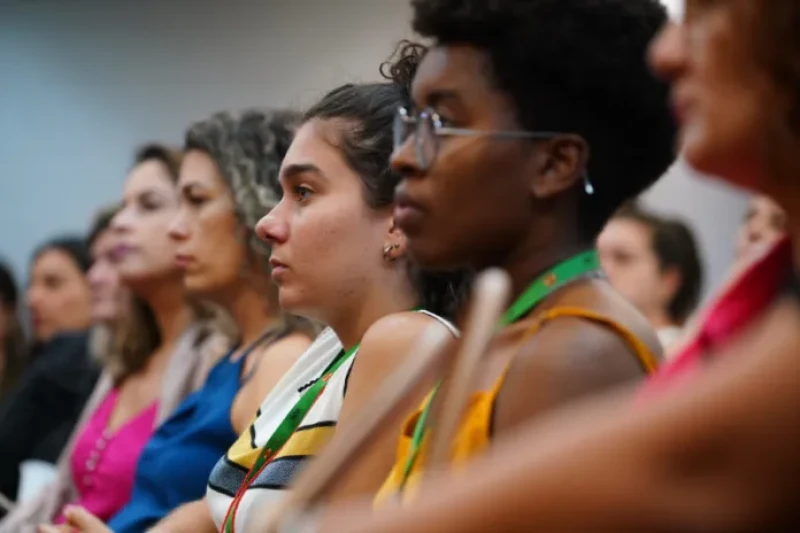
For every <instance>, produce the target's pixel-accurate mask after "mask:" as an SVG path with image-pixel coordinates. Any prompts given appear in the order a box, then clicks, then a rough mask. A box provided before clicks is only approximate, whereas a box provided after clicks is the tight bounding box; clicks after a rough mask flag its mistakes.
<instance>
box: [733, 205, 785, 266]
mask: <svg viewBox="0 0 800 533" xmlns="http://www.w3.org/2000/svg"><path fill="white" fill-rule="evenodd" d="M785 235H786V211H784V210H783V208H782V207H781V206H780V205H778V204H777V203H775V201H774V200H772V198H770V197H768V196H764V195H760V196H756V197H755V198H753V199H752V200H751V201H750V205H749V206H748V208H747V212H746V213H745V216H744V220H743V221H742V225H741V226H739V233H738V234H737V236H736V261H737V262H738V263H747V262H748V261H752V260H753V259H754V258H758V257H759V256H760V255H761V254H763V253H764V252H765V251H767V250H769V248H770V247H771V246H772V245H773V244H774V243H775V242H776V241H778V240H779V239H780V238H781V237H783V236H785Z"/></svg>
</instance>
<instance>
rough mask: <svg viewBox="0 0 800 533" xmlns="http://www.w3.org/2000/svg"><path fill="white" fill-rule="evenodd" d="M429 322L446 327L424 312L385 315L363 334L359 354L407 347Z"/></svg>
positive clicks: (388, 351) (389, 351)
mask: <svg viewBox="0 0 800 533" xmlns="http://www.w3.org/2000/svg"><path fill="white" fill-rule="evenodd" d="M431 324H438V326H439V327H440V328H442V329H443V330H446V329H447V326H445V325H444V324H443V323H442V322H440V321H439V320H437V319H436V318H433V317H432V316H430V315H427V314H425V313H418V312H413V311H408V312H404V313H394V314H391V315H388V316H385V317H383V318H381V319H379V320H378V321H377V322H375V323H374V324H373V325H372V326H370V328H369V329H368V330H367V332H366V333H365V334H364V338H363V339H362V340H361V347H360V348H359V350H358V352H359V355H360V354H363V353H365V352H366V353H390V354H391V353H396V352H397V351H398V350H403V349H409V348H411V346H412V345H413V344H414V342H416V340H417V339H418V338H419V336H420V334H422V332H423V331H424V330H425V329H427V328H428V327H429V326H430V325H431Z"/></svg>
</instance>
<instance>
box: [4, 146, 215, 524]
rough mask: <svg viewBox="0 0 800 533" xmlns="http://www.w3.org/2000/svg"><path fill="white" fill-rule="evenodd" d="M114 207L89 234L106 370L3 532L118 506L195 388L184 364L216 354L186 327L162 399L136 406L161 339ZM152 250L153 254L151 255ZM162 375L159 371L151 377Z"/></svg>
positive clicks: (95, 314)
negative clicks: (130, 272)
mask: <svg viewBox="0 0 800 533" xmlns="http://www.w3.org/2000/svg"><path fill="white" fill-rule="evenodd" d="M151 149H153V148H151ZM164 154H165V156H166V152H164ZM117 211H118V210H117V209H110V210H107V211H104V212H102V213H101V214H100V215H99V216H98V217H97V220H96V222H95V225H94V227H93V229H92V231H91V233H90V236H89V246H90V250H91V255H92V260H93V262H92V267H91V268H90V270H89V272H88V280H89V284H90V286H91V289H92V323H93V326H92V329H91V333H90V345H91V350H92V355H94V356H95V358H96V359H97V360H98V362H99V363H100V365H101V366H102V367H103V375H102V376H101V378H100V380H99V382H98V384H97V386H96V388H95V390H94V392H93V393H92V396H91V398H90V399H89V401H88V402H87V404H86V407H85V408H84V410H83V413H82V414H81V418H80V422H79V423H78V424H77V426H76V428H77V429H76V432H75V433H74V434H73V437H72V438H71V439H70V442H69V444H68V445H67V447H66V448H65V450H64V453H63V454H62V455H61V458H60V459H59V464H58V477H57V479H56V481H55V482H54V483H52V484H51V486H49V487H48V488H47V490H46V491H45V492H44V494H43V495H42V496H41V497H39V498H37V499H36V500H34V501H32V502H26V503H25V504H23V505H21V506H20V507H19V508H18V509H16V510H15V511H14V512H13V513H11V515H10V516H8V517H7V518H6V520H5V521H3V522H2V524H0V532H2V533H6V532H7V533H17V532H20V531H28V530H30V531H33V530H34V528H35V527H36V526H38V524H39V523H42V522H49V521H52V520H54V519H56V520H57V521H62V520H63V519H62V518H60V517H58V514H59V512H60V510H61V509H62V507H63V506H64V505H65V504H79V505H83V506H85V507H86V508H88V509H91V510H92V511H93V512H95V513H97V514H98V515H100V516H110V515H111V514H113V513H114V512H116V511H117V510H119V509H120V508H121V507H122V505H124V503H125V502H127V500H128V498H129V497H130V490H131V486H132V484H133V471H134V468H135V465H136V461H137V458H138V455H139V452H140V451H141V448H142V446H143V445H144V443H145V442H146V441H147V439H148V438H149V436H150V434H151V433H152V430H153V427H154V425H157V424H158V423H159V422H160V420H162V419H163V418H164V417H165V416H167V415H168V414H169V413H171V411H172V410H173V409H174V407H175V405H176V404H177V402H178V401H180V399H181V398H182V397H183V396H184V395H185V394H186V393H187V392H188V390H190V389H191V388H192V385H191V384H188V383H185V381H186V378H187V376H188V377H191V373H189V372H188V369H189V368H191V367H192V366H197V365H198V362H199V361H201V360H202V359H203V358H204V357H205V358H208V357H213V356H212V355H207V354H204V350H205V351H207V350H213V349H214V348H215V346H214V343H216V344H218V343H219V339H214V338H213V336H211V335H209V333H208V332H206V331H201V329H203V328H202V327H201V326H199V325H198V326H192V327H190V328H189V329H188V330H187V333H186V334H184V335H185V338H184V339H183V340H182V341H181V342H180V343H179V345H178V347H177V348H176V353H175V354H173V355H172V356H171V358H170V359H171V362H170V365H169V370H167V371H166V372H164V374H163V378H161V381H160V382H161V387H162V389H163V390H162V391H161V395H160V397H159V398H158V399H157V400H156V401H154V402H153V403H151V404H149V405H144V406H141V408H140V405H138V402H142V403H147V397H146V394H147V391H146V389H145V387H143V386H142V384H143V381H144V379H143V377H144V375H146V373H147V372H148V370H149V371H150V372H153V370H152V368H153V367H151V366H150V365H151V364H152V363H151V362H150V358H151V356H152V355H153V354H154V352H155V348H156V344H157V343H158V339H157V335H158V333H157V332H158V331H159V325H158V323H157V321H156V316H155V315H154V313H153V310H152V309H151V308H150V306H149V305H148V304H147V303H146V302H145V301H144V300H142V299H140V298H139V297H138V296H132V294H131V291H130V290H129V289H128V288H127V287H125V286H123V285H122V283H121V280H120V275H119V272H118V269H117V266H116V264H115V254H116V253H117V247H118V245H119V244H120V243H119V241H118V239H117V237H116V235H115V233H114V232H113V231H112V230H111V229H110V222H111V219H112V218H113V216H115V214H116V213H117ZM155 227H157V226H155ZM145 234H146V233H145ZM151 252H152V250H151ZM154 256H156V257H157V255H156V254H152V253H151V254H150V258H151V260H152V259H153V257H154ZM167 279H168V278H167ZM152 283H153V284H154V285H156V284H157V281H156V280H154V281H152ZM138 286H141V285H138ZM200 334H202V335H203V336H204V337H207V340H206V341H204V342H203V343H202V347H201V346H200V345H199V344H198V343H197V336H198V335H200ZM180 352H185V353H180ZM172 361H175V362H178V364H177V365H176V364H175V363H173V362H172ZM187 363H188V366H187ZM162 370H164V369H163V368H162V369H158V371H159V372H161V371H162ZM159 377H160V376H159V375H156V376H155V377H154V379H155V381H158V380H159ZM132 393H135V395H136V396H135V397H132ZM139 395H141V396H144V398H140V397H139Z"/></svg>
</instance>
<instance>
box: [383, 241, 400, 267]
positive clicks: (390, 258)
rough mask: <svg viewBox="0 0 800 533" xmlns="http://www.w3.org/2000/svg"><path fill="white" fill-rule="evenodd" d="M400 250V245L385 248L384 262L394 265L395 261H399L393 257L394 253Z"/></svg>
mask: <svg viewBox="0 0 800 533" xmlns="http://www.w3.org/2000/svg"><path fill="white" fill-rule="evenodd" d="M398 248H400V245H399V244H390V245H389V246H387V247H386V248H384V249H383V260H384V261H386V262H387V263H394V262H395V261H397V257H395V256H394V255H392V252H393V251H394V250H397V249H398Z"/></svg>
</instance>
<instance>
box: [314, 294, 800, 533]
mask: <svg viewBox="0 0 800 533" xmlns="http://www.w3.org/2000/svg"><path fill="white" fill-rule="evenodd" d="M798 324H800V310H799V309H798V308H797V306H796V305H795V304H794V303H785V304H782V305H780V306H778V307H777V308H776V309H774V310H773V311H771V312H770V313H768V315H767V316H766V317H765V318H764V319H762V321H761V323H759V324H757V325H756V326H755V327H754V328H753V329H752V330H751V331H750V332H749V333H748V334H746V335H745V336H744V337H742V338H741V339H740V341H739V342H737V344H736V345H735V346H732V347H730V348H728V349H727V350H726V353H722V354H720V357H719V358H718V360H717V362H716V363H715V366H714V367H711V368H709V370H708V372H707V373H706V374H704V375H701V376H698V378H697V379H695V380H693V381H690V382H687V383H684V384H683V386H682V388H680V389H678V390H674V391H673V392H672V393H670V394H667V395H665V396H663V397H661V398H657V399H651V400H650V402H649V403H647V404H638V405H637V404H633V403H632V402H631V398H630V396H627V395H626V396H624V397H614V398H608V399H606V400H604V401H602V402H597V401H593V402H592V403H591V404H589V405H584V406H580V407H573V408H570V409H569V410H566V411H563V412H561V413H557V414H555V415H553V416H550V417H548V418H547V419H546V420H542V421H540V422H539V423H536V424H533V425H530V427H528V428H526V429H525V430H524V431H520V432H519V433H518V434H516V435H515V436H513V437H509V438H508V439H506V440H504V442H502V443H498V444H497V446H496V447H495V448H494V449H493V450H492V452H491V453H490V454H489V455H487V456H486V457H483V458H480V459H478V460H476V461H475V462H474V463H472V465H471V466H470V468H469V470H468V471H466V472H464V474H463V475H461V476H459V477H458V478H452V477H450V476H447V475H442V476H441V477H438V478H437V479H431V480H430V482H429V483H428V484H427V485H426V486H425V487H424V488H423V492H422V493H421V494H420V497H419V498H418V499H417V500H416V501H415V502H414V503H413V504H412V505H411V506H409V507H407V508H403V509H400V508H397V507H393V508H387V509H386V510H385V511H382V512H380V513H378V514H376V515H372V514H371V512H370V511H369V510H368V509H367V508H366V507H360V506H353V507H348V508H344V507H342V508H339V509H337V510H336V512H330V513H328V514H327V515H326V521H325V524H324V527H323V528H322V529H321V531H324V532H334V531H348V532H351V533H361V532H364V533H366V532H370V533H395V532H396V533H401V532H407V531H415V532H417V533H434V532H444V531H459V532H462V533H471V532H475V533H478V532H484V531H543V532H548V533H551V532H562V531H563V532H566V531H570V532H572V531H614V532H623V533H624V532H634V531H636V532H641V531H648V532H665V533H667V532H675V533H678V532H681V533H683V532H686V531H709V532H738V531H743V532H744V531H768V530H769V528H771V527H773V526H776V525H779V524H786V523H787V521H788V520H789V519H791V518H795V519H796V518H797V516H796V514H797V512H798V505H797V498H798V496H797V495H798V493H800V452H798V450H800V409H799V408H798V406H799V405H800V357H798V346H800V332H798V330H799V329H800V328H798V327H797V325H798ZM489 495H491V497H489ZM792 513H794V516H791V515H792Z"/></svg>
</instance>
